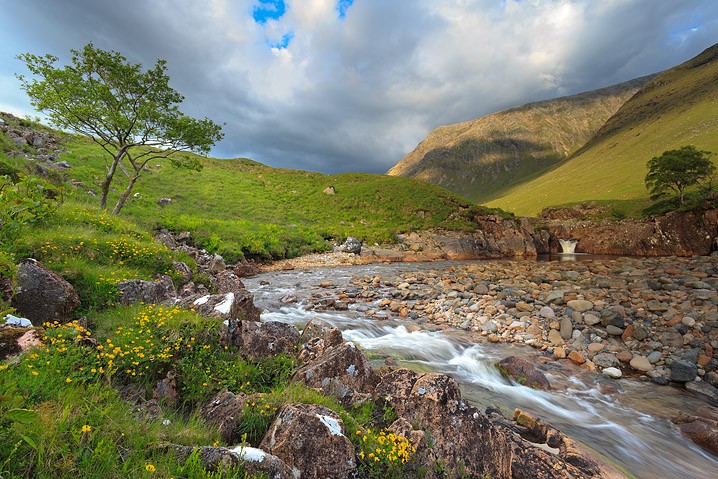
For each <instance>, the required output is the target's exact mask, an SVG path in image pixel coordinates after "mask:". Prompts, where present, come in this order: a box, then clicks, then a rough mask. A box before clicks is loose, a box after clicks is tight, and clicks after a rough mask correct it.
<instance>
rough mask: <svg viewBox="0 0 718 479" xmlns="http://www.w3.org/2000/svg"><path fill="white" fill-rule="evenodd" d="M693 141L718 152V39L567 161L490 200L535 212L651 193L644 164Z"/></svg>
mask: <svg viewBox="0 0 718 479" xmlns="http://www.w3.org/2000/svg"><path fill="white" fill-rule="evenodd" d="M689 144H690V145H695V146H696V147H697V148H699V149H702V150H708V151H713V152H718V45H714V46H712V47H710V48H708V49H707V50H705V51H704V52H702V53H701V54H700V55H698V56H696V57H695V58H693V59H691V60H689V61H687V62H685V63H683V64H681V65H679V66H677V67H674V68H671V69H669V70H666V71H665V72H663V73H661V74H660V75H658V76H657V77H655V78H654V79H653V80H651V81H650V82H648V83H647V84H646V85H645V86H643V88H641V89H640V91H638V92H637V93H636V95H634V96H633V97H632V98H631V99H630V100H629V101H627V102H626V103H625V104H624V105H623V106H622V107H621V108H620V109H619V110H618V111H617V112H616V114H615V115H613V116H612V117H611V118H610V119H608V121H606V123H605V124H604V125H603V126H602V127H601V128H600V129H599V130H598V132H596V134H595V135H594V136H593V137H592V138H591V139H590V140H589V141H588V142H587V143H586V144H585V145H584V146H583V147H581V148H580V150H579V151H577V152H576V153H574V154H573V155H572V156H571V157H570V158H569V159H567V160H566V161H564V162H563V163H561V164H560V165H558V166H556V167H555V168H553V169H552V170H551V171H549V172H547V173H545V174H543V175H541V176H539V177H537V178H535V179H533V180H531V181H528V182H525V183H523V184H518V185H514V186H513V187H512V188H511V189H509V190H508V191H506V192H505V193H504V194H503V195H502V196H500V197H499V198H496V199H495V200H493V201H490V202H488V203H487V205H490V206H498V207H502V208H504V209H507V210H509V211H512V212H514V213H517V214H523V215H535V214H537V213H539V212H540V211H541V210H542V209H543V208H545V207H547V206H553V205H560V204H566V203H574V202H580V201H586V200H611V201H619V200H628V201H635V200H636V199H641V198H645V197H647V196H648V193H647V191H646V189H645V186H644V178H645V175H646V171H647V170H646V162H647V161H648V160H650V159H651V158H652V157H654V156H657V155H660V154H661V153H662V152H664V151H666V150H671V149H675V148H678V147H680V146H683V145H689ZM715 159H716V158H715V157H714V160H715Z"/></svg>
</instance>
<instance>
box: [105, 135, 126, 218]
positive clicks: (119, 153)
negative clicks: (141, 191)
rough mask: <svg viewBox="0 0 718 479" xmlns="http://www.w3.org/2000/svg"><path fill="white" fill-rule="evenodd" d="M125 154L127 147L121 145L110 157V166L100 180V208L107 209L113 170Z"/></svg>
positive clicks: (113, 174) (113, 176)
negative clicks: (103, 178) (103, 177)
mask: <svg viewBox="0 0 718 479" xmlns="http://www.w3.org/2000/svg"><path fill="white" fill-rule="evenodd" d="M126 154H127V147H126V146H123V147H122V148H120V149H119V150H118V151H117V154H115V157H114V158H112V163H111V164H110V167H109V168H108V169H107V175H106V176H105V181H103V182H102V193H101V195H100V208H102V209H103V210H106V209H107V196H108V195H109V194H110V185H111V184H112V180H113V179H114V178H115V172H116V171H117V165H119V164H120V162H121V161H122V158H124V157H125V155H126Z"/></svg>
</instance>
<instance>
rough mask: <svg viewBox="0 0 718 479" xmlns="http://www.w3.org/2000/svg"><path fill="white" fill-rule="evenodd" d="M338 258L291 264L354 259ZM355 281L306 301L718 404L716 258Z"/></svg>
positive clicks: (473, 268) (491, 267)
mask: <svg viewBox="0 0 718 479" xmlns="http://www.w3.org/2000/svg"><path fill="white" fill-rule="evenodd" d="M343 255H345V254H339V255H337V254H336V253H334V254H331V255H327V256H325V257H323V258H312V259H308V260H304V262H297V263H295V266H294V267H313V266H314V265H315V264H317V262H319V261H320V260H322V259H323V260H330V261H329V264H330V265H332V266H334V264H332V262H338V264H342V265H346V264H352V263H347V262H346V261H347V260H346V256H343ZM324 264H327V263H324ZM352 283H353V288H347V289H346V290H340V291H332V288H331V287H330V286H331V285H325V286H326V287H327V288H326V289H327V292H326V294H324V295H321V297H318V298H313V299H314V301H310V302H309V303H308V304H307V305H306V306H305V307H306V308H310V309H313V310H319V311H322V310H327V309H339V310H343V309H346V308H349V307H352V308H356V309H358V310H359V311H362V312H365V313H366V314H367V315H368V316H369V317H373V318H375V319H386V318H389V317H391V316H396V317H400V318H407V319H411V320H413V321H414V322H415V323H416V324H417V325H422V324H425V325H431V326H435V327H440V328H456V329H461V330H463V331H466V333H467V334H468V335H470V337H471V338H472V340H474V341H477V342H481V341H489V342H492V343H521V344H526V345H530V346H531V347H533V348H536V349H537V350H539V351H542V352H544V353H545V355H546V356H547V357H549V358H552V359H554V360H559V361H561V360H565V361H571V362H573V363H574V364H576V365H580V367H581V369H583V370H585V371H588V372H602V373H603V374H606V375H608V376H611V377H615V378H618V377H621V376H622V375H624V374H628V375H633V376H635V375H644V376H646V377H648V378H650V379H651V380H653V381H654V382H655V383H657V384H662V385H664V384H668V382H669V381H673V382H679V383H683V384H686V387H688V388H689V389H692V390H695V391H696V392H698V393H700V394H704V395H706V396H707V397H709V398H710V399H712V400H714V401H718V390H716V389H715V387H716V386H718V372H717V370H718V358H716V357H714V355H715V353H716V351H718V258H715V257H692V258H678V257H669V258H615V259H607V260H598V261H594V260H585V261H548V262H531V261H481V262H469V263H464V264H458V265H452V266H449V267H448V268H446V267H444V265H437V268H431V267H429V268H428V269H426V270H423V271H412V272H408V273H404V274H397V275H393V276H391V277H381V276H378V275H375V276H368V275H364V276H361V277H356V278H354V280H353V281H352ZM701 382H703V383H702V384H701Z"/></svg>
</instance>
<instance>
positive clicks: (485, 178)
mask: <svg viewBox="0 0 718 479" xmlns="http://www.w3.org/2000/svg"><path fill="white" fill-rule="evenodd" d="M650 78H651V77H643V78H638V79H635V80H631V81H629V82H626V83H621V84H619V85H614V86H611V87H608V88H603V89H600V90H595V91H591V92H586V93H581V94H578V95H572V96H567V97H562V98H557V99H554V100H547V101H540V102H535V103H528V104H526V105H523V106H519V107H516V108H511V109H508V110H504V111H501V112H498V113H493V114H491V115H488V116H484V117H481V118H478V119H476V120H471V121H467V122H464V123H458V124H455V125H449V126H441V127H439V128H437V129H435V130H434V131H432V132H431V133H430V134H429V135H428V136H427V138H426V139H425V140H424V141H422V142H421V143H420V144H419V145H418V146H417V147H416V149H414V151H412V152H411V153H409V154H408V155H406V157H404V158H403V159H402V160H401V161H399V163H397V164H396V165H395V166H394V167H393V168H392V169H391V170H389V172H388V173H387V174H388V175H392V176H407V177H412V178H419V179H423V180H427V181H430V182H432V183H435V184H438V185H441V186H444V187H445V188H447V189H449V190H452V191H454V192H456V193H458V194H460V195H462V196H464V197H466V198H469V199H471V200H474V201H488V200H491V199H495V198H498V197H500V196H502V195H503V194H504V193H505V192H506V190H507V189H508V188H510V187H512V186H515V185H517V184H519V183H521V182H524V181H526V180H527V179H530V178H533V177H536V176H537V175H540V174H541V173H543V172H545V171H547V170H548V169H550V168H551V167H552V166H554V165H556V164H558V163H559V162H561V161H562V160H565V159H566V158H567V157H569V156H570V155H571V154H572V153H574V152H576V151H577V150H578V149H579V148H580V147H581V146H583V145H584V144H585V143H586V142H588V141H589V140H590V139H591V138H592V137H593V136H594V135H595V134H596V132H597V131H598V130H599V129H600V128H601V127H602V126H603V125H604V123H605V122H606V120H608V119H609V118H610V117H611V116H612V115H613V114H614V113H616V111H617V110H618V109H619V108H620V107H621V105H623V104H624V103H625V102H626V101H627V100H628V99H629V98H630V97H631V96H633V95H634V94H635V93H636V92H637V91H638V89H639V88H640V87H642V86H643V85H644V84H645V83H646V82H647V81H648V80H649V79H650Z"/></svg>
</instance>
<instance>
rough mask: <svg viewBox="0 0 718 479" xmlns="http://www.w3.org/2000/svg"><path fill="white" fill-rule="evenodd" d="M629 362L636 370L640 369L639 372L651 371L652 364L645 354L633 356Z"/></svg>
mask: <svg viewBox="0 0 718 479" xmlns="http://www.w3.org/2000/svg"><path fill="white" fill-rule="evenodd" d="M629 364H630V365H631V367H632V368H633V369H635V370H636V371H641V372H648V371H653V364H651V363H650V362H649V361H648V358H647V357H645V356H640V355H636V356H633V358H632V359H631V361H630V362H629Z"/></svg>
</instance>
